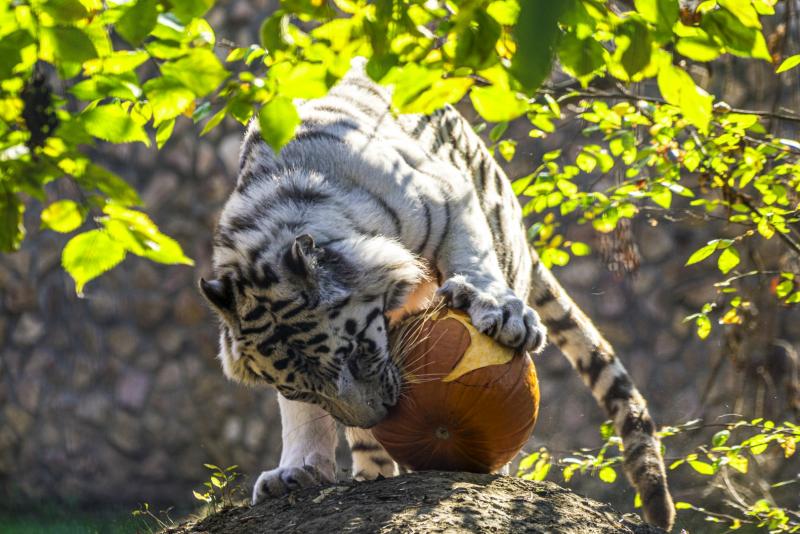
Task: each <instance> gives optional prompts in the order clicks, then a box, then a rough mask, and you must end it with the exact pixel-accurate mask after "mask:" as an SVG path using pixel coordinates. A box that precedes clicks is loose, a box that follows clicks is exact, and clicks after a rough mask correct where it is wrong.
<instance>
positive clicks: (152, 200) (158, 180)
mask: <svg viewBox="0 0 800 534" xmlns="http://www.w3.org/2000/svg"><path fill="white" fill-rule="evenodd" d="M178 183H179V180H178V176H177V175H176V174H175V173H174V172H169V171H159V172H157V173H156V174H155V175H154V176H153V178H152V179H151V180H150V183H149V184H148V185H147V188H146V189H145V190H144V192H143V193H142V202H144V205H145V206H146V207H147V210H148V212H149V213H156V212H157V210H158V209H159V208H160V207H161V206H162V205H163V204H164V202H166V201H168V200H169V199H170V197H171V196H172V194H173V193H174V192H175V190H176V189H178Z"/></svg>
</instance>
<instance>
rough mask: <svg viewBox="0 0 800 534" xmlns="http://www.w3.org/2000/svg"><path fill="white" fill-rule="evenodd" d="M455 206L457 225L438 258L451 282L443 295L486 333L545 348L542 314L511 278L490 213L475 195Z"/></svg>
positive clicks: (518, 345)
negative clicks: (516, 289) (522, 296)
mask: <svg viewBox="0 0 800 534" xmlns="http://www.w3.org/2000/svg"><path fill="white" fill-rule="evenodd" d="M461 206H462V209H460V210H454V211H455V214H454V217H453V218H454V219H455V220H453V221H452V223H451V228H452V229H453V230H452V231H451V232H450V234H449V235H448V236H447V238H446V242H445V243H444V246H443V247H442V254H440V257H439V258H437V266H438V268H439V272H441V273H442V274H443V275H444V276H445V280H444V282H443V283H442V285H441V287H440V288H439V291H438V293H439V295H441V296H442V297H444V299H445V301H446V302H447V304H448V305H449V306H451V307H453V308H456V309H459V310H463V311H465V312H467V313H468V314H469V316H470V319H471V321H472V324H473V325H474V326H475V328H477V329H478V330H479V331H480V332H482V333H484V334H487V335H489V336H491V337H492V338H494V339H496V340H497V341H498V342H500V343H502V344H503V345H505V346H507V347H511V348H513V349H516V350H519V351H534V352H537V351H539V350H541V349H542V348H543V346H544V343H545V340H546V338H547V330H546V328H545V327H544V326H543V325H542V324H541V322H540V320H539V316H538V314H537V313H536V312H535V311H534V310H533V309H532V308H531V307H529V306H528V305H527V304H526V303H525V302H524V301H523V300H522V299H520V298H519V297H518V296H517V295H516V294H515V293H514V291H513V290H512V289H511V288H509V286H508V284H507V283H506V281H505V278H504V276H503V273H502V270H501V269H500V264H499V262H498V259H497V254H496V253H495V250H494V248H493V245H492V243H493V239H492V235H491V232H490V229H489V225H488V223H487V222H486V218H485V215H484V214H483V212H482V211H481V210H480V208H479V207H478V201H477V198H475V196H474V194H472V195H469V194H467V195H466V196H465V197H464V198H463V199H462V202H461Z"/></svg>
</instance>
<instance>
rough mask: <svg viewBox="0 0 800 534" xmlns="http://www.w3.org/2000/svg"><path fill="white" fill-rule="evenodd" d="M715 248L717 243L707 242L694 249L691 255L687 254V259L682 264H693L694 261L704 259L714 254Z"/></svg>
mask: <svg viewBox="0 0 800 534" xmlns="http://www.w3.org/2000/svg"><path fill="white" fill-rule="evenodd" d="M716 250H717V244H716V243H709V244H708V245H705V246H703V247H701V248H699V249H697V250H695V251H694V253H693V254H692V255H691V256H689V259H688V260H686V263H684V266H687V265H693V264H695V263H698V262H701V261H703V260H704V259H706V258H708V257H709V256H711V255H712V254H714V252H716Z"/></svg>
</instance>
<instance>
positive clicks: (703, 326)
mask: <svg viewBox="0 0 800 534" xmlns="http://www.w3.org/2000/svg"><path fill="white" fill-rule="evenodd" d="M695 326H696V327H697V337H699V338H700V339H705V338H707V337H708V335H709V334H710V333H711V319H709V318H708V315H705V314H702V313H701V314H700V315H698V316H697V319H695Z"/></svg>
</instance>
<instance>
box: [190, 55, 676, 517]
mask: <svg viewBox="0 0 800 534" xmlns="http://www.w3.org/2000/svg"><path fill="white" fill-rule="evenodd" d="M298 111H299V113H300V116H301V119H302V123H301V125H300V127H299V129H298V130H297V133H296V136H295V138H294V139H293V140H292V141H291V142H290V143H289V144H288V145H287V146H285V147H284V148H283V150H282V151H281V153H280V155H279V156H276V155H275V154H274V153H273V152H272V151H271V150H270V148H269V147H268V146H267V145H266V144H265V143H264V142H263V141H262V140H261V135H260V132H259V130H258V125H257V122H253V123H252V124H251V126H250V128H249V130H248V132H247V134H246V136H245V139H244V142H243V145H242V150H241V155H240V172H239V176H238V180H237V184H236V189H235V191H234V192H233V193H232V194H231V197H230V198H229V200H228V202H227V204H226V206H225V208H224V210H223V212H222V215H221V217H220V220H219V224H218V227H217V230H216V233H215V240H214V268H215V277H214V279H213V280H209V281H205V280H201V282H200V285H201V290H202V292H203V294H204V295H205V296H206V298H207V300H208V301H209V302H210V303H211V305H212V306H213V308H214V309H215V310H216V311H217V312H218V314H219V316H220V318H221V335H220V346H221V348H220V359H221V361H222V366H223V370H224V372H225V373H226V375H227V376H229V377H230V378H232V379H234V380H238V381H241V382H244V383H248V384H258V383H266V384H269V385H273V386H275V387H276V388H277V389H278V391H279V393H280V395H279V403H280V408H281V419H282V425H283V452H282V455H281V460H280V465H279V467H277V468H275V469H273V470H271V471H265V472H264V473H262V475H261V476H260V477H259V479H258V481H257V482H256V485H255V488H254V491H253V501H254V502H258V501H260V500H261V499H263V498H264V497H266V496H268V495H277V494H281V493H284V492H286V491H290V490H292V489H294V488H299V487H306V486H309V485H313V484H318V483H320V482H322V481H331V480H333V478H334V476H335V463H334V449H335V446H336V421H338V422H340V423H342V424H344V425H345V426H346V427H347V429H346V437H347V440H348V442H349V444H350V447H351V451H352V455H353V474H354V477H355V478H357V479H372V478H376V477H378V476H379V475H382V476H391V475H394V474H396V473H397V471H398V467H397V466H396V465H395V464H394V462H393V461H392V460H391V458H389V456H388V455H387V453H386V452H385V451H384V450H383V448H382V447H381V446H380V445H379V444H378V443H377V441H375V439H374V438H373V437H372V435H371V433H370V432H369V430H367V429H368V428H369V427H371V426H373V425H374V424H376V423H377V422H378V421H380V420H381V419H382V418H383V417H384V416H385V414H386V411H387V409H388V407H390V406H392V405H393V404H394V403H395V402H396V400H397V398H398V395H399V394H400V389H401V387H402V384H401V374H400V372H399V370H398V369H397V366H396V364H395V363H394V362H393V361H392V358H391V357H390V356H389V353H388V346H387V330H388V328H389V323H388V318H389V317H392V316H393V315H392V314H397V313H398V310H405V311H406V312H409V311H414V310H416V309H417V308H419V307H421V306H424V305H426V303H428V302H429V301H430V299H431V297H432V294H431V288H434V289H435V288H437V287H438V295H440V296H441V297H443V298H444V299H445V300H446V302H447V303H448V304H449V305H450V306H453V307H456V308H460V309H463V310H465V311H467V312H468V313H469V314H470V317H471V320H472V322H473V324H475V326H476V327H477V328H479V329H480V330H481V331H483V332H486V333H488V334H489V335H491V336H493V337H495V338H496V339H497V340H498V341H500V342H501V343H503V344H505V345H509V346H512V347H515V348H519V349H524V350H528V351H531V352H537V351H539V350H540V349H541V347H542V345H543V341H544V338H545V334H546V335H547V337H548V338H549V339H550V341H551V342H552V343H554V344H555V345H556V346H558V348H559V349H561V351H562V352H563V353H564V355H565V356H566V357H567V358H568V360H569V361H570V363H571V364H572V366H573V367H574V368H575V369H576V370H577V371H578V373H579V374H580V376H581V378H582V379H583V381H584V382H585V383H586V385H587V386H588V387H589V388H590V389H591V391H592V394H593V395H594V397H595V398H596V400H597V402H598V404H599V405H600V406H601V408H603V409H604V410H605V412H606V414H607V415H608V416H609V417H610V418H611V419H612V420H613V422H614V426H615V428H616V431H617V433H618V434H619V435H620V436H621V437H622V440H623V443H624V448H625V452H624V454H625V460H624V468H625V472H626V474H627V476H628V478H629V480H630V481H631V483H632V484H633V485H634V486H635V487H636V489H637V490H638V491H639V494H640V495H641V498H642V502H643V507H644V511H645V517H646V519H647V520H648V521H649V522H651V523H653V524H656V525H659V526H662V527H665V528H670V527H671V526H672V524H673V520H674V508H673V504H672V499H671V497H670V494H669V491H668V488H667V480H666V474H665V470H664V466H663V460H662V458H661V453H660V445H659V440H658V438H657V437H656V435H655V425H654V423H653V421H652V419H651V418H650V415H649V414H648V411H647V408H646V403H645V400H644V399H643V398H642V396H641V395H640V393H639V392H638V391H637V389H636V388H635V386H634V385H633V383H632V381H631V379H630V377H629V375H628V373H627V372H626V370H625V368H624V367H623V365H622V363H621V362H620V361H619V359H618V358H617V357H616V356H615V355H614V352H613V350H612V348H611V346H610V345H609V344H608V342H606V340H605V339H603V337H602V336H601V334H600V333H599V332H598V331H597V329H596V327H595V326H594V325H593V324H592V322H591V321H590V320H589V319H588V318H587V317H586V316H585V315H584V314H583V313H582V312H581V310H579V309H578V307H577V306H576V305H575V304H574V302H573V301H572V300H571V299H570V298H569V296H568V295H567V294H566V293H565V291H564V289H563V288H562V287H561V286H560V285H559V283H558V282H557V281H556V279H555V277H554V276H553V275H552V274H551V273H550V271H549V270H548V269H547V268H545V266H544V265H543V264H542V263H541V262H540V261H539V258H538V256H537V254H536V252H535V251H534V250H533V249H531V248H530V247H529V246H528V244H527V239H526V231H525V227H524V224H523V220H522V211H521V208H520V205H519V203H518V201H517V199H516V198H515V196H514V194H513V191H512V189H511V186H510V183H509V181H508V179H507V178H506V176H505V174H504V173H503V171H502V169H501V168H500V167H499V165H498V164H497V163H496V161H495V160H494V159H493V158H492V156H491V154H490V153H489V152H488V150H487V148H486V147H485V145H484V144H483V142H482V141H481V140H480V138H479V137H478V136H477V134H475V133H474V131H473V130H472V128H471V127H470V125H469V124H468V123H467V122H466V120H465V119H464V118H463V117H462V116H461V115H460V114H459V113H458V112H457V111H456V110H455V109H454V108H452V107H446V108H444V109H441V110H439V111H437V112H435V113H433V114H431V115H427V116H420V115H400V116H394V115H392V113H391V111H390V93H389V92H388V91H387V89H385V88H383V87H381V86H378V85H376V84H375V83H373V82H372V81H370V80H369V79H368V78H367V77H366V76H365V75H364V74H363V67H362V66H361V65H359V64H356V65H355V66H354V68H353V69H352V70H351V72H350V73H349V74H348V75H347V76H346V77H345V78H344V79H343V80H342V81H341V82H340V83H339V84H337V85H336V86H334V87H333V88H332V89H331V91H330V92H329V94H328V95H327V96H326V97H324V98H321V99H318V100H312V101H308V102H304V103H302V104H301V105H299V107H298ZM525 302H528V303H529V305H530V306H532V307H533V308H535V310H536V312H538V315H537V313H536V312H534V311H533V309H531V307H529V305H526V304H525ZM540 318H541V319H540Z"/></svg>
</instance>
